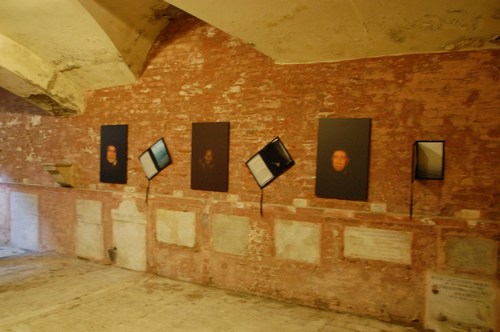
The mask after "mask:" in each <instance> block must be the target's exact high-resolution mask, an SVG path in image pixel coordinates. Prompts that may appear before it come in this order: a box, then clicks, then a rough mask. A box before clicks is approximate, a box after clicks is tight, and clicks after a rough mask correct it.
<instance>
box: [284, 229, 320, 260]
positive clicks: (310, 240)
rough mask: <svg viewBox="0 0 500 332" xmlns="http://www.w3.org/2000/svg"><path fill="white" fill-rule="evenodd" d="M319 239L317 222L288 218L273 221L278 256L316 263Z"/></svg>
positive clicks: (318, 253)
mask: <svg viewBox="0 0 500 332" xmlns="http://www.w3.org/2000/svg"><path fill="white" fill-rule="evenodd" d="M320 239H321V236H320V225H318V224H314V223H310V222H302V221H288V220H277V221H276V222H275V223H274V241H275V246H276V256H277V257H278V258H281V259H288V260H294V261H299V262H306V263H313V264H318V263H319V262H320Z"/></svg>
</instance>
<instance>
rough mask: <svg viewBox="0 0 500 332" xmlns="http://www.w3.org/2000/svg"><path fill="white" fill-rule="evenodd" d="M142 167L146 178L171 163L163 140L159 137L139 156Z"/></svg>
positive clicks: (154, 174)
mask: <svg viewBox="0 0 500 332" xmlns="http://www.w3.org/2000/svg"><path fill="white" fill-rule="evenodd" d="M139 161H140V162H141V166H142V169H143V170H144V173H145V174H146V177H147V178H148V180H151V179H152V178H154V177H155V176H156V175H158V173H160V171H161V170H163V169H164V168H166V167H167V166H168V165H170V164H171V163H172V158H171V157H170V153H169V152H168V149H167V145H166V144H165V140H164V139H163V138H160V139H159V140H157V141H156V142H155V143H154V144H153V145H151V146H150V147H149V148H148V149H147V150H146V151H144V152H143V153H142V154H141V155H140V156H139Z"/></svg>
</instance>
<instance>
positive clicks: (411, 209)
mask: <svg viewBox="0 0 500 332" xmlns="http://www.w3.org/2000/svg"><path fill="white" fill-rule="evenodd" d="M416 149H417V143H416V142H415V143H413V151H412V152H413V153H412V157H411V182H410V220H411V219H413V182H415V168H416V166H415V162H416V160H415V154H416Z"/></svg>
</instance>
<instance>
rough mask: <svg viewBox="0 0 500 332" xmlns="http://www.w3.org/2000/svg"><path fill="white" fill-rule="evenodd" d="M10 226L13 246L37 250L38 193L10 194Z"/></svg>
mask: <svg viewBox="0 0 500 332" xmlns="http://www.w3.org/2000/svg"><path fill="white" fill-rule="evenodd" d="M10 227H11V242H12V244H13V245H14V246H16V247H18V248H22V249H30V250H38V195H34V194H25V193H18V192H12V193H11V194H10Z"/></svg>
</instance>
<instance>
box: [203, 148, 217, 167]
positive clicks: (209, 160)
mask: <svg viewBox="0 0 500 332" xmlns="http://www.w3.org/2000/svg"><path fill="white" fill-rule="evenodd" d="M201 163H202V165H203V166H205V167H212V166H213V165H214V152H213V151H212V149H210V148H208V149H206V150H205V153H204V154H203V160H202V161H201Z"/></svg>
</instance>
